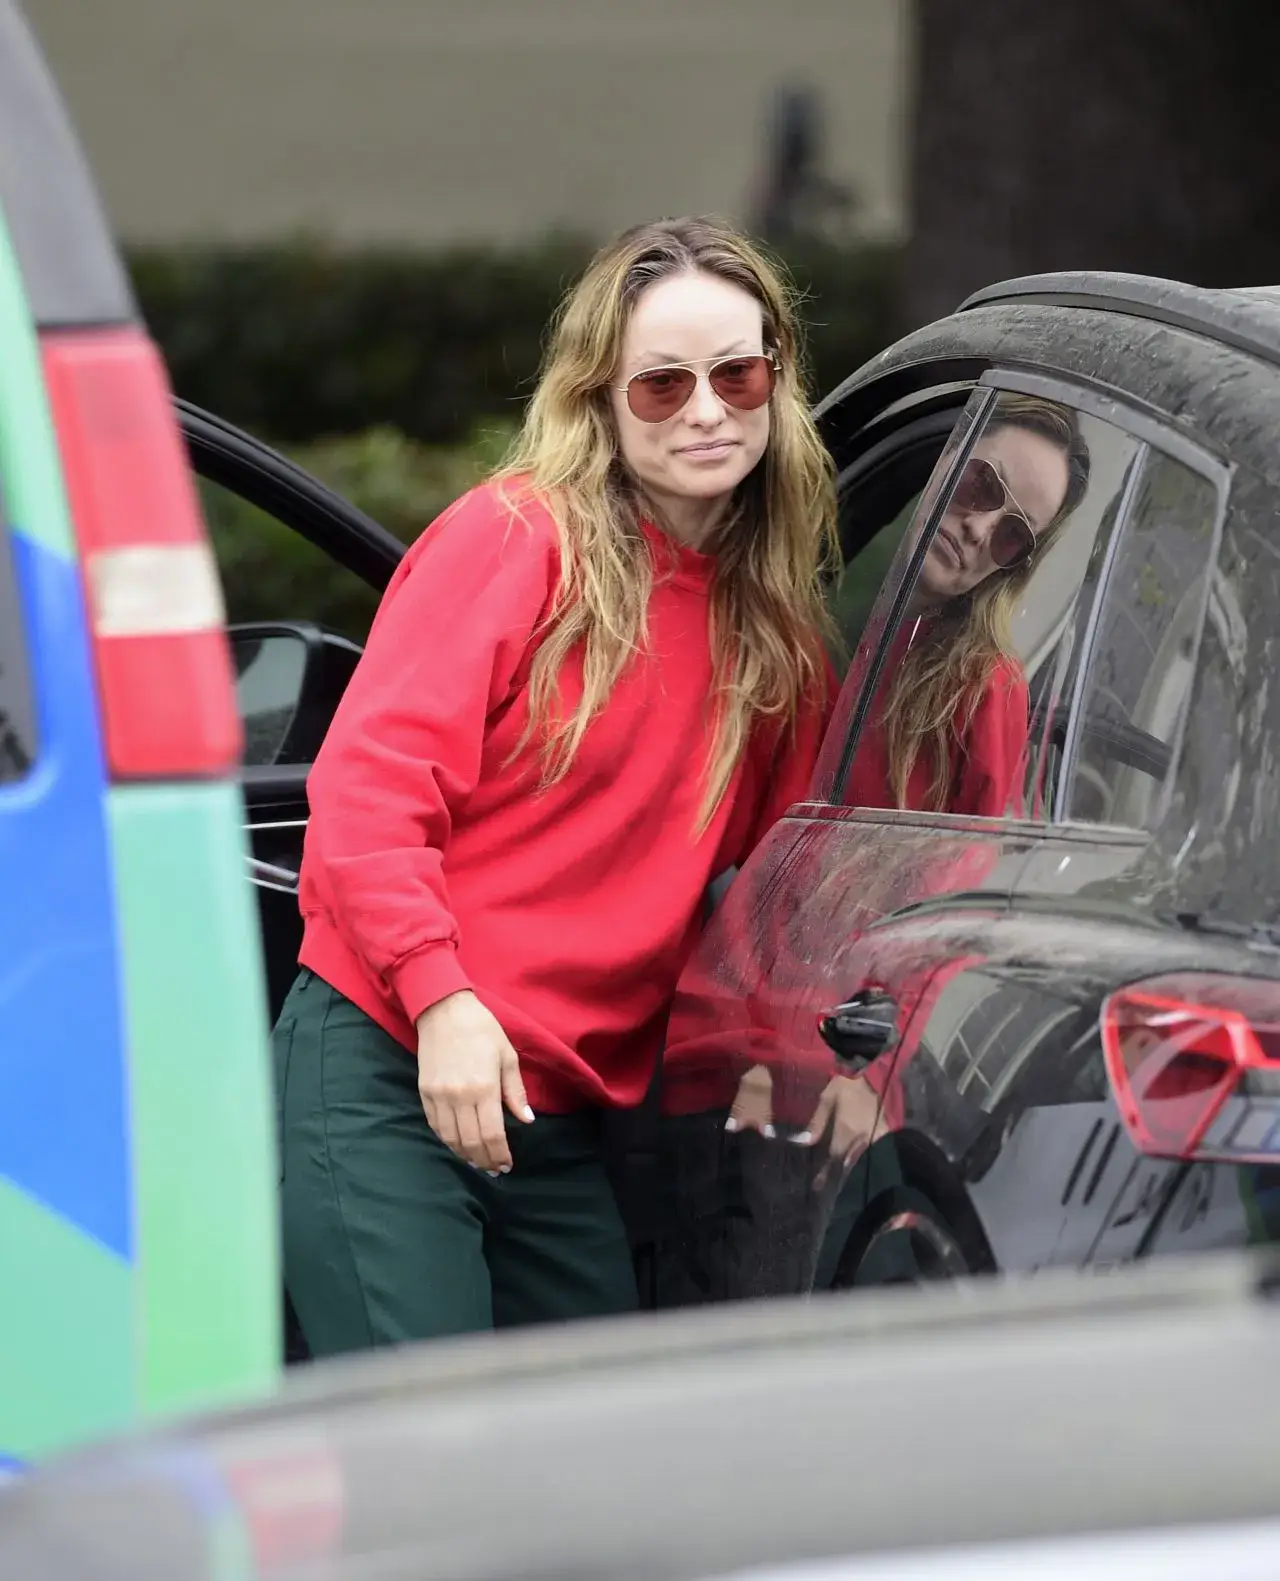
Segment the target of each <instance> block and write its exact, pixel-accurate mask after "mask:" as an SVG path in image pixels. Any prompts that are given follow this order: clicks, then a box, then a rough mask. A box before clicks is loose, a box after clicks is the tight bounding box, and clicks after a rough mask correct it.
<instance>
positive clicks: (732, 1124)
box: [724, 1115, 742, 1132]
mask: <svg viewBox="0 0 1280 1581" xmlns="http://www.w3.org/2000/svg"><path fill="white" fill-rule="evenodd" d="M724 1128H725V1130H726V1131H729V1132H734V1131H741V1129H742V1121H741V1120H735V1119H734V1117H733V1116H732V1115H730V1116H729V1118H728V1119H727V1120H726V1121H725V1122H724Z"/></svg>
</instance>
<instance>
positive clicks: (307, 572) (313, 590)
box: [197, 477, 380, 643]
mask: <svg viewBox="0 0 1280 1581" xmlns="http://www.w3.org/2000/svg"><path fill="white" fill-rule="evenodd" d="M197 484H198V487H199V490H200V504H201V507H202V508H203V510H204V518H205V522H206V523H207V525H208V528H209V537H210V539H211V540H212V542H213V551H214V554H215V555H216V556H217V560H218V571H219V573H220V575H221V577H222V587H223V594H224V597H225V598H226V602H227V623H228V624H229V625H241V624H244V623H247V622H258V621H280V620H305V621H310V622H312V623H313V624H315V625H317V626H320V627H321V628H323V629H324V630H326V631H332V632H335V633H336V634H337V635H339V636H342V637H347V638H349V639H350V640H351V641H353V642H359V643H363V642H364V640H365V638H366V637H367V636H368V634H369V626H370V624H371V622H372V620H373V616H374V612H375V611H376V609H377V607H378V598H379V596H380V595H379V593H378V591H377V590H376V589H375V588H373V587H371V586H370V585H369V583H368V582H366V581H364V580H363V579H362V578H361V577H358V576H356V575H355V574H354V572H351V571H348V570H346V569H344V568H343V567H342V566H340V565H338V564H337V562H336V561H335V560H334V559H333V558H332V557H331V556H330V555H328V554H326V553H325V551H324V550H323V549H320V548H318V547H317V546H316V545H315V544H314V543H311V542H310V541H309V540H308V539H307V538H306V537H304V536H303V535H302V534H301V533H300V532H298V531H297V530H296V529H295V528H293V527H290V526H286V524H285V523H284V522H282V521H280V520H278V519H277V518H276V517H275V516H272V515H271V514H270V513H269V512H267V511H265V510H263V509H262V508H261V507H260V506H258V505H255V504H253V503H251V502H250V501H249V500H247V499H245V498H244V497H243V496H242V495H240V494H238V493H236V492H235V491H234V490H233V489H230V488H228V487H226V486H225V485H224V484H222V483H214V482H212V481H211V480H210V479H208V478H204V477H202V478H198V479H197Z"/></svg>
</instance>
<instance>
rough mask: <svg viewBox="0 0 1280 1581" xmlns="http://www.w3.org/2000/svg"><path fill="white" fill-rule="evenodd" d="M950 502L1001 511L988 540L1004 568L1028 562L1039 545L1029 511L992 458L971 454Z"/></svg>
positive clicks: (982, 510) (982, 511)
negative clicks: (1037, 544) (997, 469)
mask: <svg viewBox="0 0 1280 1581" xmlns="http://www.w3.org/2000/svg"><path fill="white" fill-rule="evenodd" d="M951 504H952V506H954V508H955V509H956V510H960V511H975V512H977V513H979V514H981V515H983V516H988V515H990V514H991V513H992V512H993V511H1001V512H1002V513H1003V514H1002V515H1001V517H1000V520H999V521H998V522H997V523H996V524H995V526H994V528H992V531H991V536H990V538H989V539H988V540H987V548H988V550H989V551H990V554H991V558H992V559H993V560H994V561H995V563H996V564H997V565H998V566H999V567H1000V569H1001V570H1002V571H1012V570H1013V568H1014V567H1015V566H1019V565H1025V564H1026V563H1027V561H1028V560H1029V559H1030V558H1031V555H1032V551H1033V550H1034V549H1035V546H1036V535H1035V533H1034V531H1033V530H1032V527H1031V523H1030V522H1029V521H1028V520H1027V517H1026V513H1025V512H1024V511H1023V509H1022V507H1021V506H1020V505H1019V504H1018V502H1017V500H1015V499H1014V497H1013V495H1012V494H1011V493H1010V491H1009V485H1008V484H1007V483H1006V482H1005V480H1004V479H1003V478H1002V477H1001V476H1000V474H999V473H998V472H997V471H996V469H995V468H994V467H993V466H992V465H991V463H990V462H989V461H984V460H983V459H982V457H981V456H970V458H969V459H968V461H966V462H965V464H964V467H963V469H962V470H961V473H960V477H959V480H958V481H957V483H956V486H955V490H954V491H953V493H952V495H951Z"/></svg>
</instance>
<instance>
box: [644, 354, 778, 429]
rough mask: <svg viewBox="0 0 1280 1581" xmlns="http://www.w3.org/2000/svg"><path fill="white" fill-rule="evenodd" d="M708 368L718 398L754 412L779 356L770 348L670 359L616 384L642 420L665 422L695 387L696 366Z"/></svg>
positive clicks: (765, 397)
mask: <svg viewBox="0 0 1280 1581" xmlns="http://www.w3.org/2000/svg"><path fill="white" fill-rule="evenodd" d="M703 367H705V368H706V370H707V383H708V384H709V385H710V386H711V388H712V390H713V392H714V393H715V395H716V397H717V399H719V400H721V401H723V402H724V404H725V405H726V406H732V407H734V408H735V409H736V410H737V411H739V412H754V411H755V410H756V409H757V408H758V407H761V406H763V405H764V404H765V402H766V401H767V400H768V399H769V397H770V396H771V395H772V394H773V387H774V385H775V384H776V383H777V382H778V358H777V354H776V353H775V352H772V351H766V352H763V353H761V354H760V355H758V356H751V357H721V358H720V359H719V360H718V361H712V360H711V359H710V358H708V359H706V360H705V361H702V362H681V363H672V364H671V365H670V366H669V367H665V368H644V369H642V371H641V372H639V373H636V374H633V375H632V376H631V378H629V379H628V380H627V382H626V384H623V385H618V386H617V388H618V389H619V390H621V391H623V392H625V394H626V397H627V405H628V406H629V407H630V408H631V413H632V415H633V416H634V417H638V418H639V419H640V421H641V422H642V423H665V422H666V420H667V418H668V417H674V416H675V415H676V413H677V412H678V411H681V410H682V409H683V408H684V407H686V406H687V405H688V404H689V401H690V399H691V398H692V396H693V392H694V391H695V390H696V389H697V388H698V375H697V374H696V373H695V372H694V369H695V368H703Z"/></svg>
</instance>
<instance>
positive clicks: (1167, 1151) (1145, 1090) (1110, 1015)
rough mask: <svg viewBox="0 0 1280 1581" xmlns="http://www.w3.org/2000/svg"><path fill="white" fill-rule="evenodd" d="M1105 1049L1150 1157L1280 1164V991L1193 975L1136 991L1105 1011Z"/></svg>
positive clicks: (1261, 983) (1127, 1114) (1256, 982)
mask: <svg viewBox="0 0 1280 1581" xmlns="http://www.w3.org/2000/svg"><path fill="white" fill-rule="evenodd" d="M1102 1047H1103V1053H1104V1055H1105V1057H1106V1063H1107V1074H1108V1076H1109V1077H1110V1079H1111V1086H1112V1090H1113V1091H1114V1093H1115V1096H1116V1102H1117V1104H1118V1105H1119V1108H1120V1114H1121V1118H1122V1119H1123V1121H1124V1124H1125V1127H1126V1129H1127V1130H1128V1132H1129V1135H1130V1136H1131V1137H1132V1139H1133V1141H1134V1144H1135V1146H1137V1147H1138V1148H1139V1149H1140V1150H1141V1151H1142V1152H1144V1153H1149V1154H1151V1155H1152V1156H1154V1157H1157V1158H1180V1159H1193V1158H1194V1159H1218V1160H1222V1161H1230V1162H1233V1163H1247V1162H1250V1161H1252V1162H1258V1163H1275V1162H1276V1161H1277V1159H1280V982H1272V981H1269V980H1267V979H1266V978H1253V977H1229V976H1220V975H1217V974H1213V973H1186V974H1179V975H1177V976H1172V977H1159V978H1152V979H1150V980H1149V981H1147V982H1142V983H1135V984H1133V985H1132V986H1130V987H1128V988H1123V989H1121V990H1120V991H1119V992H1118V993H1114V994H1112V995H1111V997H1110V998H1109V999H1108V1000H1107V1001H1106V1003H1105V1004H1104V1005H1103V1007H1102Z"/></svg>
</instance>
